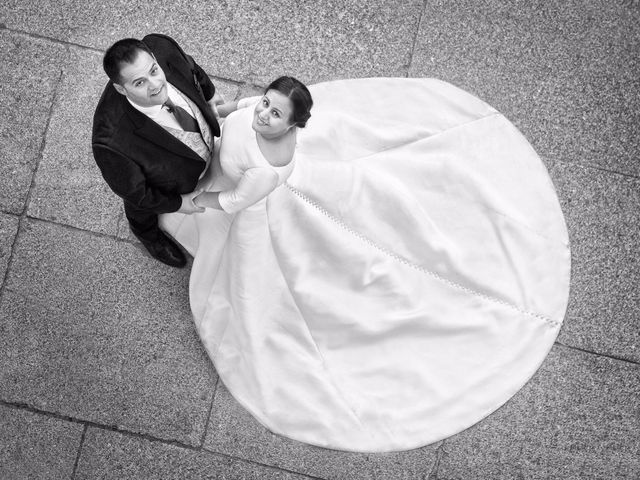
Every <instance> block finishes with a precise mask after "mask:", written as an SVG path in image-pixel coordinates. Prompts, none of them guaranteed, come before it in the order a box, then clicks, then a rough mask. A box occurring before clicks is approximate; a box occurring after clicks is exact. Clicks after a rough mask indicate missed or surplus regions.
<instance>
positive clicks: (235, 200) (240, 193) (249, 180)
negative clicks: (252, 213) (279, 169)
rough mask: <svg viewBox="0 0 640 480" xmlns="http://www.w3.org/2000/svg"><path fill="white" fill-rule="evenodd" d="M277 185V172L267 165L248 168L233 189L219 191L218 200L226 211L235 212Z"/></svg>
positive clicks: (251, 203) (268, 192) (269, 191)
mask: <svg viewBox="0 0 640 480" xmlns="http://www.w3.org/2000/svg"><path fill="white" fill-rule="evenodd" d="M277 186H278V174H277V173H276V172H274V171H273V170H272V169H270V168H268V167H254V168H249V169H247V170H246V171H245V172H244V175H242V178H240V181H239V182H238V185H237V186H236V188H234V189H233V190H227V191H224V192H220V195H219V196H218V201H219V202H220V206H221V207H222V209H223V210H224V211H225V212H227V213H235V212H237V211H239V210H243V209H245V208H247V207H250V206H251V205H253V204H254V203H256V202H258V201H259V200H262V199H263V198H265V197H266V196H267V195H269V194H270V193H271V192H272V191H273V190H274V189H275V188H276V187H277Z"/></svg>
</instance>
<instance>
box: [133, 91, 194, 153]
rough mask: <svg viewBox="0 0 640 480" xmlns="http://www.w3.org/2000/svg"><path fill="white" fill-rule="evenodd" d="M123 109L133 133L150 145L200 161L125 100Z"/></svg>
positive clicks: (178, 141) (191, 151) (187, 148)
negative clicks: (131, 125)
mask: <svg viewBox="0 0 640 480" xmlns="http://www.w3.org/2000/svg"><path fill="white" fill-rule="evenodd" d="M125 104H126V105H125V109H126V112H127V115H128V116H129V118H130V119H131V123H133V125H134V126H135V129H134V133H135V134H136V135H138V136H140V137H142V138H144V139H146V140H148V141H149V142H151V143H155V144H156V145H158V146H159V147H162V148H163V149H165V150H169V151H171V152H173V153H175V154H176V155H180V156H182V157H191V158H193V159H194V160H197V161H201V159H200V157H199V156H198V154H197V153H196V152H194V151H193V150H191V149H190V148H189V147H187V146H186V145H185V144H184V143H182V142H181V141H180V140H178V139H177V138H176V137H174V136H173V135H171V134H170V133H169V132H167V131H166V130H165V129H164V128H162V127H161V126H160V125H158V124H157V123H156V122H154V121H153V120H151V119H150V118H149V117H147V116H146V115H145V114H144V113H141V112H139V111H138V110H136V109H135V108H133V106H131V104H130V103H129V102H127V101H126V100H125Z"/></svg>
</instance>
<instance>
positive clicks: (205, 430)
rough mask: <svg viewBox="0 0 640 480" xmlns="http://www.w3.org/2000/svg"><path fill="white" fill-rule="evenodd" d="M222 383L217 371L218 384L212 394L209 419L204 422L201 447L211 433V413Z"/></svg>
mask: <svg viewBox="0 0 640 480" xmlns="http://www.w3.org/2000/svg"><path fill="white" fill-rule="evenodd" d="M219 384H220V376H219V375H217V373H216V384H215V385H214V386H213V395H212V396H211V403H210V404H209V411H208V412H207V419H206V420H205V423H204V431H203V432H202V437H201V438H200V448H203V447H204V441H205V440H206V438H207V433H209V422H210V421H211V413H213V403H214V402H215V401H216V393H217V392H218V385H219Z"/></svg>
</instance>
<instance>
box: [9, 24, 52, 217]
mask: <svg viewBox="0 0 640 480" xmlns="http://www.w3.org/2000/svg"><path fill="white" fill-rule="evenodd" d="M0 52H1V53H0V65H2V68H0V138H2V141H1V142H0V209H1V210H4V211H5V212H10V213H16V214H19V213H22V211H23V209H24V205H25V201H26V198H27V194H28V192H29V186H30V185H31V179H32V177H33V171H34V169H35V168H36V163H37V159H38V157H39V155H40V149H41V146H42V141H43V139H44V133H45V129H46V125H47V119H48V118H49V109H50V107H51V103H52V102H53V96H54V92H55V88H56V85H57V84H58V81H59V77H60V65H59V61H58V60H59V59H60V58H61V57H63V56H64V53H65V48H64V47H63V46H60V45H56V44H53V43H51V42H47V41H43V40H40V39H34V38H29V37H27V36H25V35H21V34H16V33H12V32H8V31H6V30H0Z"/></svg>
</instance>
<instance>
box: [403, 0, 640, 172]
mask: <svg viewBox="0 0 640 480" xmlns="http://www.w3.org/2000/svg"><path fill="white" fill-rule="evenodd" d="M639 51H640V8H638V4H637V2H635V1H617V2H608V1H606V0H599V1H594V2H589V3H588V4H585V2H581V1H578V0H570V1H562V0H553V1H549V2H527V1H514V2H500V1H497V0H490V1H486V2H481V3H478V2H475V1H472V0H464V1H459V2H441V1H437V0H429V1H427V2H426V9H425V14H424V16H423V18H422V23H421V26H420V32H419V34H418V37H417V40H416V48H415V50H414V55H413V60H412V65H411V69H410V76H415V77H417V76H427V77H437V78H441V79H442V80H446V81H449V82H451V83H453V84H455V85H458V86H459V87H462V88H464V89H465V90H468V91H470V92H472V93H474V94H476V95H477V96H479V97H480V98H482V99H483V100H485V101H487V102H488V103H489V104H491V105H492V106H494V107H495V108H497V109H498V110H499V111H500V112H502V113H503V114H505V115H506V116H507V118H509V119H510V120H511V121H512V122H514V124H516V126H517V127H519V128H520V129H521V130H522V131H523V133H524V134H525V136H526V137H527V138H528V139H529V140H530V141H531V142H532V143H533V145H534V147H535V148H536V150H537V151H538V153H539V154H540V155H541V156H543V158H556V159H561V160H565V161H572V162H576V163H580V164H585V165H595V166H598V167H601V168H606V169H611V170H616V171H620V172H625V173H629V174H633V175H639V174H640V164H639V163H638V161H637V158H638V155H639V154H640V137H639V136H638V135H637V134H636V133H634V132H635V131H636V130H637V125H638V124H640V95H639V94H638V92H639V91H640V56H639V55H638V52H639Z"/></svg>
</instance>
